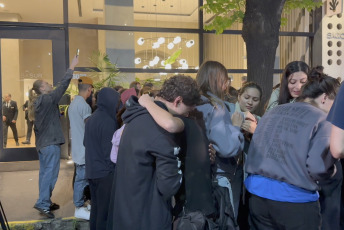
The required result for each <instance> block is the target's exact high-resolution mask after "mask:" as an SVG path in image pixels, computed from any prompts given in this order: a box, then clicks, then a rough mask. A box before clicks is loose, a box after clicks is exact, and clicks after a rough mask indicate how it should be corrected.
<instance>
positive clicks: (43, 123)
mask: <svg viewBox="0 0 344 230" xmlns="http://www.w3.org/2000/svg"><path fill="white" fill-rule="evenodd" d="M72 77H73V70H71V69H68V70H67V72H66V74H65V76H64V78H63V79H62V80H61V82H60V85H59V86H57V87H56V89H54V90H53V91H52V92H50V93H48V94H42V95H40V96H39V97H38V98H37V99H36V101H35V102H34V104H33V106H34V108H35V120H34V125H35V126H34V131H35V135H36V149H37V151H39V150H40V149H41V148H43V147H46V146H49V145H62V144H64V143H65V139H64V136H63V132H62V127H61V123H60V111H59V106H58V103H59V101H60V99H61V97H62V96H63V94H64V93H65V92H66V90H67V88H68V85H69V83H70V80H71V79H72Z"/></svg>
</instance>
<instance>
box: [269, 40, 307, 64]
mask: <svg viewBox="0 0 344 230" xmlns="http://www.w3.org/2000/svg"><path fill="white" fill-rule="evenodd" d="M292 61H304V62H306V63H307V64H309V62H310V52H309V38H308V37H290V36H281V37H280V39H279V46H278V47H277V50H276V59H275V69H284V68H285V66H286V65H287V64H288V63H289V62H292Z"/></svg>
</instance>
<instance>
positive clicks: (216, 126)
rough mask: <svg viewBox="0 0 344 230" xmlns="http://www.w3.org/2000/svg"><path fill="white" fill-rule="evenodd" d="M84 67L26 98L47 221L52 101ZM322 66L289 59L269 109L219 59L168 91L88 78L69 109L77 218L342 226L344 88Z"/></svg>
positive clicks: (173, 81) (53, 143)
mask: <svg viewBox="0 0 344 230" xmlns="http://www.w3.org/2000/svg"><path fill="white" fill-rule="evenodd" d="M77 63H78V57H77V56H76V57H74V59H73V60H72V63H71V65H70V68H69V69H68V70H67V72H66V75H65V78H64V79H63V80H62V82H61V84H60V85H59V86H58V87H56V89H54V90H53V89H52V87H51V85H49V84H48V83H47V82H45V81H41V80H37V81H36V82H35V83H34V84H33V91H34V92H35V94H33V93H32V92H31V93H30V98H31V99H30V102H31V103H29V105H28V117H29V118H30V120H31V121H33V123H34V131H35V135H36V147H37V150H38V153H39V160H40V172H39V198H38V200H37V202H36V204H35V206H34V208H36V209H37V210H38V211H40V213H42V214H44V215H46V216H47V217H49V218H53V217H54V214H53V212H52V211H53V210H55V209H57V208H58V205H57V204H55V203H53V202H52V201H51V199H50V197H51V194H52V191H53V189H54V185H55V183H56V180H57V176H58V169H59V157H60V148H59V146H60V145H61V144H62V143H64V138H63V135H62V131H61V126H60V124H59V121H58V119H59V112H58V110H57V106H56V105H57V103H58V101H59V99H60V98H61V97H62V95H63V93H64V92H65V90H66V89H67V86H68V84H69V82H70V80H71V77H72V73H73V69H74V67H75V66H76V64H77ZM324 72H326V70H324V69H322V68H319V67H316V68H310V67H309V66H308V65H307V64H306V63H304V62H302V61H293V62H291V63H289V64H288V65H287V66H286V67H285V70H284V72H283V74H282V76H281V81H280V82H281V83H280V84H279V85H278V86H277V87H275V89H274V90H273V92H272V95H271V98H270V101H269V102H268V103H267V105H266V106H265V108H266V109H265V113H264V114H263V115H262V116H259V115H257V114H256V113H255V111H257V109H258V108H259V106H263V105H261V98H262V94H263V92H262V89H261V87H260V86H259V85H257V84H256V83H254V82H245V83H244V84H243V85H242V87H241V88H240V89H238V90H236V89H234V88H233V87H231V80H230V78H229V77H228V73H227V70H226V68H225V67H224V66H223V65H222V64H221V63H219V62H217V61H206V62H204V63H203V64H202V65H201V66H200V68H199V70H198V73H197V76H196V79H193V78H191V77H189V76H185V75H175V76H173V77H170V78H169V79H167V80H166V81H165V82H164V83H163V85H162V87H161V88H160V89H156V88H154V86H153V84H151V83H145V84H144V85H143V87H141V84H140V83H139V82H132V83H131V84H130V87H129V89H125V88H123V87H120V86H118V87H115V88H109V87H105V88H103V89H101V90H100V91H99V92H95V93H94V92H93V87H92V84H93V81H92V79H90V78H88V77H82V78H80V79H79V83H78V89H79V94H78V95H77V96H76V97H75V98H74V100H73V101H72V103H71V105H70V108H69V111H68V115H69V118H70V128H71V135H72V158H73V161H74V163H75V168H76V170H75V180H74V185H73V187H74V196H73V201H74V204H75V217H77V218H83V219H86V220H89V221H90V229H92V230H102V229H108V230H117V229H118V230H124V229H128V230H129V229H130V230H135V229H137V230H145V229H147V230H164V229H166V230H171V229H175V230H183V229H253V230H270V229H271V230H276V229H281V230H282V229H300V230H301V229H307V230H308V229H324V230H326V229H331V230H335V229H341V228H343V226H341V223H340V220H341V219H343V218H341V217H340V215H341V214H342V215H343V214H344V213H343V212H341V202H342V201H341V190H342V189H341V187H342V179H343V175H342V166H341V162H340V160H339V158H342V157H344V119H343V116H342V114H343V113H342V112H343V110H344V95H343V94H344V88H343V86H342V87H340V82H339V81H338V80H337V79H335V78H332V77H330V76H328V75H326V74H325V73H324ZM92 98H94V99H92ZM332 105H333V106H332ZM260 115H261V114H260ZM86 187H89V189H90V201H91V205H87V203H85V200H84V190H85V188H86Z"/></svg>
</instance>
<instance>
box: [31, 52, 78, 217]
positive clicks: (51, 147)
mask: <svg viewBox="0 0 344 230" xmlns="http://www.w3.org/2000/svg"><path fill="white" fill-rule="evenodd" d="M77 64H78V56H75V57H74V58H73V60H72V62H71V64H70V66H69V69H68V70H67V72H66V74H65V76H64V77H63V79H62V80H61V82H60V84H59V85H58V86H57V87H56V88H55V89H54V90H53V87H52V85H50V84H49V83H48V82H46V81H44V80H36V81H35V82H34V83H33V87H32V89H31V90H30V92H29V94H30V95H29V96H30V97H31V100H32V103H29V119H30V120H33V121H34V125H35V126H34V131H35V135H36V149H37V152H38V157H39V197H38V200H37V202H36V204H35V205H34V208H35V209H37V210H38V211H39V212H40V213H41V214H42V215H45V216H46V217H48V218H54V217H55V215H54V214H53V213H52V212H51V211H53V210H56V209H59V208H60V206H59V205H58V204H55V203H52V202H51V199H50V198H51V195H52V193H53V190H54V187H55V184H56V181H57V177H58V174H59V170H60V156H61V149H60V145H62V144H64V143H65V139H64V136H63V132H62V127H61V123H60V111H59V107H58V102H59V101H60V99H61V97H62V96H63V94H64V93H65V92H66V90H67V88H68V85H69V83H70V81H71V79H72V77H73V71H74V67H75V66H76V65H77ZM33 91H34V92H35V93H36V94H35V95H34V93H33Z"/></svg>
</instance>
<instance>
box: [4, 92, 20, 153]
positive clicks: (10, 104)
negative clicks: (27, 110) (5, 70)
mask: <svg viewBox="0 0 344 230" xmlns="http://www.w3.org/2000/svg"><path fill="white" fill-rule="evenodd" d="M2 114H3V116H2V121H3V128H4V148H6V145H7V133H8V126H9V127H11V129H12V132H13V137H14V140H15V141H16V145H17V146H19V142H18V132H17V126H16V122H17V117H18V107H17V102H15V101H12V100H11V94H10V93H8V94H5V101H4V102H3V103H2Z"/></svg>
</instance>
